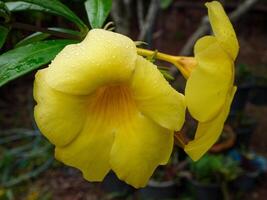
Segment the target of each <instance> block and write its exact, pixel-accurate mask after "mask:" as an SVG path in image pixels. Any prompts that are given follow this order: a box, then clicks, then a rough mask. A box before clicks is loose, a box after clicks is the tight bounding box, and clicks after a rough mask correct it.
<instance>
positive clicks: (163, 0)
mask: <svg viewBox="0 0 267 200" xmlns="http://www.w3.org/2000/svg"><path fill="white" fill-rule="evenodd" d="M171 3H172V0H160V8H161V9H167V8H168V7H169V6H170V5H171Z"/></svg>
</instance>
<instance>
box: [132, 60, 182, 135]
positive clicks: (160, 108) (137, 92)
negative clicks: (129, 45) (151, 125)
mask: <svg viewBox="0 0 267 200" xmlns="http://www.w3.org/2000/svg"><path fill="white" fill-rule="evenodd" d="M131 89H132V91H133V96H134V99H135V101H136V104H137V107H138V108H139V110H140V111H141V112H142V113H143V114H144V115H146V116H148V117H150V118H151V119H153V120H154V121H155V122H156V123H159V124H160V125H161V126H163V127H165V128H167V129H170V130H180V129H181V127H182V125H183V123H184V119H185V102H184V96H183V95H182V94H180V93H179V92H177V91H176V90H174V89H173V88H172V87H171V85H170V84H169V83H168V82H167V81H166V80H165V78H164V77H163V75H162V74H161V73H160V71H159V70H158V69H157V67H156V66H155V65H153V64H152V63H151V62H149V61H147V60H146V59H144V58H143V57H141V56H138V57H137V60H136V69H135V72H134V75H133V79H132V83H131Z"/></svg>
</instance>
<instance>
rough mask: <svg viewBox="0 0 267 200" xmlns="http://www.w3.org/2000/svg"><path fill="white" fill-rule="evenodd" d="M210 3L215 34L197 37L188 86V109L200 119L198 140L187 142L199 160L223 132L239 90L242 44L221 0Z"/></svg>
mask: <svg viewBox="0 0 267 200" xmlns="http://www.w3.org/2000/svg"><path fill="white" fill-rule="evenodd" d="M206 6H207V7H208V14H209V20H210V23H211V26H212V30H213V32H214V36H204V37H202V38H201V39H199V40H198V41H197V43H196V45H195V47H194V54H195V59H196V61H197V66H196V67H195V68H194V69H193V70H192V73H191V75H190V77H189V79H188V81H187V84H186V88H185V101H186V105H187V107H188V110H189V112H190V114H191V115H192V116H193V117H194V118H195V119H196V120H198V121H199V124H198V127H197V131H196V134H195V138H194V140H192V141H191V142H189V143H188V144H187V145H186V146H185V151H186V152H187V153H188V154H189V155H190V157H191V158H192V159H193V160H198V159H199V158H200V157H201V156H202V155H203V154H204V153H205V152H206V151H207V150H208V149H209V148H210V147H211V146H212V145H213V144H214V143H215V142H216V140H217V139H218V137H219V136H220V133H221V132H222V129H223V125H224V122H225V120H226V118H227V116H228V113H229V110H230V106H231V102H232V100H233V96H234V94H235V91H236V87H235V86H234V85H233V84H234V61H235V59H236V56H237V54H238V49H239V46H238V41H237V38H236V34H235V31H234V29H233V27H232V24H231V22H230V21H229V18H228V17H227V15H226V13H225V11H224V10H223V7H222V6H221V4H220V3H219V2H216V1H213V2H211V3H206Z"/></svg>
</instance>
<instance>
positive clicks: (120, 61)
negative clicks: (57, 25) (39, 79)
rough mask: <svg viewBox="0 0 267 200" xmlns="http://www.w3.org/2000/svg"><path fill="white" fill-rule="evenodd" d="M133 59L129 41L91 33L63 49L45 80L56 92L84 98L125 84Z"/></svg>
mask: <svg viewBox="0 0 267 200" xmlns="http://www.w3.org/2000/svg"><path fill="white" fill-rule="evenodd" d="M136 56H137V53H136V47H135V44H134V42H133V41H132V40H131V39H129V38H128V37H126V36H123V35H120V34H118V33H113V32H111V31H105V30H102V29H93V30H91V31H89V33H88V35H87V37H86V38H85V39H84V40H83V41H82V42H81V43H79V44H72V45H68V46H66V47H65V48H64V49H63V50H62V51H61V52H60V53H59V54H58V55H57V56H56V58H55V59H54V60H53V61H52V63H51V64H50V66H49V71H48V73H47V76H46V80H47V82H48V84H49V85H50V86H51V87H53V88H55V89H57V90H59V91H62V92H65V93H69V94H83V95H87V94H90V93H91V92H92V91H94V90H95V89H96V88H98V87H100V86H103V85H106V84H111V83H120V82H125V81H128V80H129V78H130V77H131V75H132V72H133V70H134V67H135V60H136Z"/></svg>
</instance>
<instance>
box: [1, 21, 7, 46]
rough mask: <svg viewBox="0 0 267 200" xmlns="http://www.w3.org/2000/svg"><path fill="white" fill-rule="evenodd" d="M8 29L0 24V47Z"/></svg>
mask: <svg viewBox="0 0 267 200" xmlns="http://www.w3.org/2000/svg"><path fill="white" fill-rule="evenodd" d="M8 32H9V29H8V28H7V27H5V26H1V25H0V49H1V48H2V47H3V45H4V44H5V41H6V38H7V35H8Z"/></svg>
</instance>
